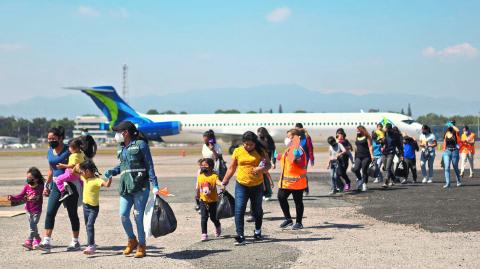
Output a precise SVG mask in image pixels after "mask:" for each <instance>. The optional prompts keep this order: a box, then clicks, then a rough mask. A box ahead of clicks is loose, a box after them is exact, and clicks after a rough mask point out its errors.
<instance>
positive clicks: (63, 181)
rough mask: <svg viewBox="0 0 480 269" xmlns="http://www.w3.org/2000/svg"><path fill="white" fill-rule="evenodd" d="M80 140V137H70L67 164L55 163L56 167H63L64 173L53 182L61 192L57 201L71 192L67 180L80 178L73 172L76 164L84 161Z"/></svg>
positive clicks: (63, 198) (71, 180)
mask: <svg viewBox="0 0 480 269" xmlns="http://www.w3.org/2000/svg"><path fill="white" fill-rule="evenodd" d="M81 145H82V142H81V141H80V139H72V140H70V141H69V142H68V151H70V156H69V157H68V164H62V163H59V164H57V168H58V169H65V173H63V174H62V175H60V176H58V177H57V180H56V181H55V184H57V188H58V190H59V191H60V193H61V196H60V199H59V201H60V202H61V201H63V200H65V199H66V198H67V197H69V196H70V195H72V194H73V191H72V189H71V188H70V186H69V185H68V183H67V182H73V181H77V180H80V175H78V174H77V173H75V171H74V170H73V168H74V167H75V166H76V165H77V164H81V163H82V162H83V161H85V155H84V154H83V152H82V150H81Z"/></svg>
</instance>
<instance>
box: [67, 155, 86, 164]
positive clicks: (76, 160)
mask: <svg viewBox="0 0 480 269" xmlns="http://www.w3.org/2000/svg"><path fill="white" fill-rule="evenodd" d="M84 161H85V155H84V154H83V153H82V152H78V153H72V154H70V156H69V157H68V165H69V166H70V165H77V164H80V163H83V162H84Z"/></svg>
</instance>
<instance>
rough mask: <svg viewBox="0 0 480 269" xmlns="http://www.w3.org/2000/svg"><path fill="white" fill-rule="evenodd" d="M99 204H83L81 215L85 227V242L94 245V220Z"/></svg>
mask: <svg viewBox="0 0 480 269" xmlns="http://www.w3.org/2000/svg"><path fill="white" fill-rule="evenodd" d="M99 210H100V207H99V206H91V205H87V204H84V205H83V217H84V219H85V227H86V229H87V244H88V245H89V246H94V245H95V220H96V219H97V216H98V211H99Z"/></svg>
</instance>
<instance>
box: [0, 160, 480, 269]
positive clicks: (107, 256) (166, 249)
mask: <svg viewBox="0 0 480 269" xmlns="http://www.w3.org/2000/svg"><path fill="white" fill-rule="evenodd" d="M317 155H318V156H316V158H317V164H316V166H315V167H313V168H312V169H310V173H309V186H310V195H309V196H306V197H305V217H304V220H303V224H304V226H305V228H304V229H303V230H300V231H293V230H289V229H287V230H282V229H279V228H278V225H279V224H280V223H281V222H282V221H283V215H282V213H281V210H280V206H279V204H278V201H276V199H273V200H271V201H268V202H264V204H263V206H264V212H265V215H264V225H263V229H262V232H263V234H264V235H265V239H264V240H263V241H260V242H253V240H252V238H251V236H252V234H253V224H251V223H247V224H246V228H245V231H246V235H247V245H246V246H242V247H236V246H234V244H233V243H234V240H233V236H234V234H235V233H234V231H235V226H234V223H233V219H226V220H222V221H221V223H222V229H223V235H222V237H220V238H215V237H214V236H213V224H212V223H209V224H208V225H209V226H208V227H209V236H210V240H209V241H207V242H200V216H199V215H198V213H196V212H195V211H194V209H193V207H194V203H193V196H194V191H193V188H194V182H195V175H196V172H197V167H196V165H195V164H196V160H197V159H198V156H187V157H180V156H155V157H154V162H155V168H156V172H157V176H158V177H159V184H160V186H161V187H168V188H169V190H170V192H171V193H173V194H174V195H175V196H173V197H168V198H166V200H167V202H169V203H170V205H171V206H172V208H173V210H174V212H175V214H176V217H177V220H178V228H177V230H176V231H175V232H174V233H173V234H170V235H167V236H164V237H160V238H156V239H155V238H148V239H147V245H148V249H147V255H148V256H147V257H146V258H143V259H134V258H133V257H131V256H130V257H124V256H123V255H122V254H121V250H122V249H123V247H124V245H125V243H126V236H125V234H124V231H123V228H122V225H121V222H120V218H119V216H118V193H117V190H116V187H117V182H116V181H115V179H114V182H113V184H112V187H111V188H110V189H104V190H102V192H101V199H100V204H101V205H100V214H99V217H98V219H97V221H96V225H95V229H96V241H97V244H98V245H99V247H98V251H97V253H96V254H95V255H92V256H86V255H84V254H83V253H82V252H66V251H65V248H66V246H67V245H68V243H69V242H70V240H71V234H70V232H69V230H70V224H69V221H68V217H67V215H66V210H64V209H62V208H61V209H60V210H59V214H58V215H57V219H56V226H55V229H54V234H53V242H52V243H53V246H54V249H53V250H52V253H50V254H45V253H43V252H41V251H24V250H23V249H22V247H21V244H22V243H23V241H24V239H25V238H26V236H27V234H28V222H27V220H26V217H25V215H20V216H16V217H12V218H0V227H1V229H0V246H1V248H2V250H3V251H2V252H0V259H1V261H2V266H1V267H2V268H24V267H32V268H37V267H44V266H48V267H50V268H68V267H70V268H92V267H94V268H132V267H138V268H158V267H162V268H346V267H350V268H453V267H461V268H480V214H478V213H479V208H480V201H479V198H478V193H479V189H480V178H479V177H474V178H473V179H470V178H465V179H464V180H463V182H464V186H462V187H460V188H457V187H452V188H450V189H447V190H444V189H442V185H443V182H442V180H443V176H442V172H443V171H442V170H436V171H435V183H433V184H428V185H427V184H421V183H420V184H407V185H400V184H397V185H396V186H394V187H392V188H390V189H383V188H381V186H380V184H369V190H368V191H367V192H365V193H356V192H351V193H347V194H337V195H333V196H329V195H327V193H328V191H329V188H330V186H329V177H328V172H327V171H326V169H325V167H326V155H325V154H323V153H321V154H317ZM226 159H227V161H228V157H227V158H226ZM95 161H96V163H97V165H98V166H99V168H100V171H104V169H106V168H110V167H113V166H114V165H115V164H116V163H117V160H116V159H115V157H114V156H109V155H99V156H96V157H95ZM30 166H38V167H39V168H40V169H41V170H42V171H46V169H47V163H46V158H45V157H43V156H41V157H35V156H31V157H28V156H23V157H0V186H1V187H0V196H5V195H7V194H14V193H17V192H19V191H20V190H21V188H22V185H23V184H24V178H25V171H26V170H27V169H28V167H30ZM436 167H437V168H439V167H438V163H437V164H436ZM272 176H273V178H274V179H277V178H278V168H277V169H276V170H273V171H272ZM350 176H351V178H352V179H353V178H354V177H353V175H350ZM275 181H277V180H275ZM232 183H233V181H232ZM233 185H234V184H230V185H229V190H230V191H231V192H233ZM453 185H454V184H453ZM274 192H276V188H275V190H274ZM274 197H275V196H274ZM44 208H46V200H45V201H44ZM13 210H16V211H18V210H23V208H22V207H15V208H0V211H2V212H4V211H13ZM291 211H292V215H295V210H294V206H293V201H292V202H291ZM79 216H80V220H81V231H80V241H81V243H85V240H86V238H85V235H86V234H85V227H84V225H83V218H82V217H83V213H82V209H80V208H79ZM132 219H133V218H132ZM43 223H44V216H42V218H41V221H40V224H39V229H40V230H42V228H43Z"/></svg>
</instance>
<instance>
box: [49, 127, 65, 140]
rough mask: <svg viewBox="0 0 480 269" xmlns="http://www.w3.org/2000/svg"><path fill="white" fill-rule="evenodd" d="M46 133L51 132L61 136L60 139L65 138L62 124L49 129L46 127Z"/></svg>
mask: <svg viewBox="0 0 480 269" xmlns="http://www.w3.org/2000/svg"><path fill="white" fill-rule="evenodd" d="M48 133H52V134H53V135H55V136H57V137H58V138H60V137H61V138H62V139H61V140H63V138H65V128H63V127H62V126H58V127H51V128H50V129H48ZM61 140H60V141H59V142H62V141H61Z"/></svg>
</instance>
